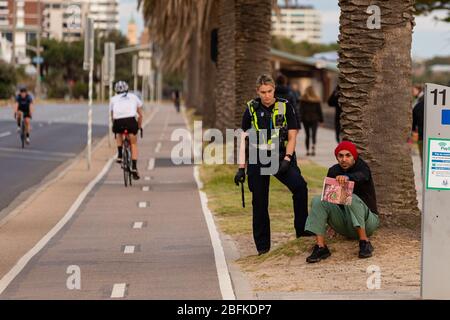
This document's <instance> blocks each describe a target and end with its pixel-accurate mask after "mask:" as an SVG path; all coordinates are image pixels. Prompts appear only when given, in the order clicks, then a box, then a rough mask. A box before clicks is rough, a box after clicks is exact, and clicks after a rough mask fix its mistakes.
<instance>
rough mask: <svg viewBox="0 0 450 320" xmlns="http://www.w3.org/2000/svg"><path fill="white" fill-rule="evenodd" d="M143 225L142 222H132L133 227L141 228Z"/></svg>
mask: <svg viewBox="0 0 450 320" xmlns="http://www.w3.org/2000/svg"><path fill="white" fill-rule="evenodd" d="M143 226H144V223H143V222H135V223H134V224H133V229H142V227H143Z"/></svg>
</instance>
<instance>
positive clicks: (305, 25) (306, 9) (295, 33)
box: [272, 6, 322, 43]
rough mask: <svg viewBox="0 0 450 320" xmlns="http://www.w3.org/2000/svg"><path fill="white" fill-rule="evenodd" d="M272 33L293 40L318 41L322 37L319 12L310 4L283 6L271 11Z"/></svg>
mask: <svg viewBox="0 0 450 320" xmlns="http://www.w3.org/2000/svg"><path fill="white" fill-rule="evenodd" d="M272 35H274V36H280V37H286V38H289V39H291V40H292V41H294V42H302V41H307V42H310V43H319V42H320V40H321V37H322V19H321V15H320V12H319V11H317V10H316V9H314V7H312V6H285V7H280V12H278V13H277V12H275V11H272Z"/></svg>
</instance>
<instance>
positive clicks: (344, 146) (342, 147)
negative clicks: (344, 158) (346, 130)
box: [334, 141, 358, 161]
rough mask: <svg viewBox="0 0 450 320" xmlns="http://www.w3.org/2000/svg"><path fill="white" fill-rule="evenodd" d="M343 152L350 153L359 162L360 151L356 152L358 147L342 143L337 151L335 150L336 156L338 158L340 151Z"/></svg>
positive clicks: (346, 142)
mask: <svg viewBox="0 0 450 320" xmlns="http://www.w3.org/2000/svg"><path fill="white" fill-rule="evenodd" d="M341 150H347V151H349V152H350V153H351V154H352V156H353V158H354V159H355V161H356V160H358V150H356V146H355V145H354V144H353V143H352V142H350V141H342V142H341V143H339V144H338V146H337V147H336V149H335V150H334V155H335V156H336V158H337V155H338V153H339V151H341Z"/></svg>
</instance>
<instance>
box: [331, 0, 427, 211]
mask: <svg viewBox="0 0 450 320" xmlns="http://www.w3.org/2000/svg"><path fill="white" fill-rule="evenodd" d="M370 5H377V6H378V7H379V8H380V9H381V28H379V29H370V28H368V24H367V21H368V18H369V14H368V13H367V10H368V7H369V6H370ZM339 6H340V7H341V16H340V35H339V43H340V50H339V69H340V72H341V73H340V89H341V96H340V99H339V101H340V103H341V105H342V109H343V114H342V116H341V125H342V132H343V134H344V138H348V139H349V140H352V141H354V142H355V143H356V145H357V146H358V148H359V149H360V150H361V153H362V156H363V158H364V159H365V160H367V161H368V163H369V165H370V167H371V169H372V172H373V176H374V181H375V185H376V189H377V198H378V199H377V200H378V204H379V211H380V213H381V214H384V215H391V214H392V215H396V216H399V215H403V214H405V215H408V216H409V217H411V214H413V215H418V214H419V211H418V208H417V200H416V190H415V188H414V173H413V169H412V161H411V151H410V149H409V146H408V144H407V143H406V141H407V137H408V134H409V133H410V130H411V127H410V124H411V94H410V92H411V38H412V29H413V25H414V17H413V14H414V0H389V1H381V0H378V1H373V0H358V1H352V0H339Z"/></svg>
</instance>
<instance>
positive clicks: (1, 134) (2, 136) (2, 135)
mask: <svg viewBox="0 0 450 320" xmlns="http://www.w3.org/2000/svg"><path fill="white" fill-rule="evenodd" d="M10 135H11V131H7V132H3V133H0V138H4V137H7V136H10Z"/></svg>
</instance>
